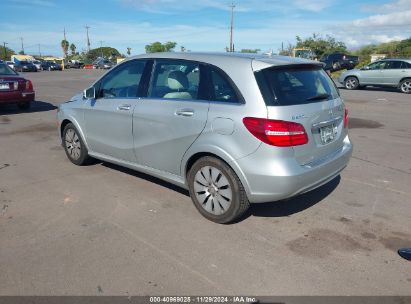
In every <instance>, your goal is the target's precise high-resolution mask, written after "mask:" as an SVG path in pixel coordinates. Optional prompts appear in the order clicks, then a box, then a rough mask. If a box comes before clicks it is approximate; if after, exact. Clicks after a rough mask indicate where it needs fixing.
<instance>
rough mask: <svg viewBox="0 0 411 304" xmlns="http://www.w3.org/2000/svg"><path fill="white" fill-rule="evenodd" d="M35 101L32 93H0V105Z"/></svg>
mask: <svg viewBox="0 0 411 304" xmlns="http://www.w3.org/2000/svg"><path fill="white" fill-rule="evenodd" d="M34 99H35V93H34V92H20V91H15V92H7V93H6V92H2V93H0V104H13V103H25V102H32V101H34Z"/></svg>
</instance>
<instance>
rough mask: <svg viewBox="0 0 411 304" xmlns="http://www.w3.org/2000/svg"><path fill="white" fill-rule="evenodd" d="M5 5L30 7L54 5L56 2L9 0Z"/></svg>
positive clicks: (45, 0)
mask: <svg viewBox="0 0 411 304" xmlns="http://www.w3.org/2000/svg"><path fill="white" fill-rule="evenodd" d="M5 5H11V6H18V7H20V8H23V7H25V8H31V7H35V6H36V7H38V6H41V7H54V6H56V4H55V3H54V2H53V1H49V0H9V1H8V2H7V3H5Z"/></svg>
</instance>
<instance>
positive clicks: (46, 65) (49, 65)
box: [41, 61, 62, 71]
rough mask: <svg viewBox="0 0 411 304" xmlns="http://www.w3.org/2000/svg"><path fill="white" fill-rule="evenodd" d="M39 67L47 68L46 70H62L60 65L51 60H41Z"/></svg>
mask: <svg viewBox="0 0 411 304" xmlns="http://www.w3.org/2000/svg"><path fill="white" fill-rule="evenodd" d="M41 69H42V70H47V71H61V70H62V68H61V65H59V64H58V63H55V62H53V61H43V62H42V63H41Z"/></svg>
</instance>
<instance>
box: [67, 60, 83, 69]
mask: <svg viewBox="0 0 411 304" xmlns="http://www.w3.org/2000/svg"><path fill="white" fill-rule="evenodd" d="M83 65H84V63H82V62H79V61H68V62H67V63H66V64H65V67H66V68H69V69H81V68H82V67H83Z"/></svg>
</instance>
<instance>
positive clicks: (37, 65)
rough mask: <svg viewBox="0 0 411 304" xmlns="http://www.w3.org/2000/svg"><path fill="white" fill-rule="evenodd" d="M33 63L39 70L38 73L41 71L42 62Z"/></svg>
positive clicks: (35, 61)
mask: <svg viewBox="0 0 411 304" xmlns="http://www.w3.org/2000/svg"><path fill="white" fill-rule="evenodd" d="M31 63H32V64H34V66H35V67H36V68H37V70H38V71H40V70H41V61H40V60H34V61H32V62H31Z"/></svg>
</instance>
